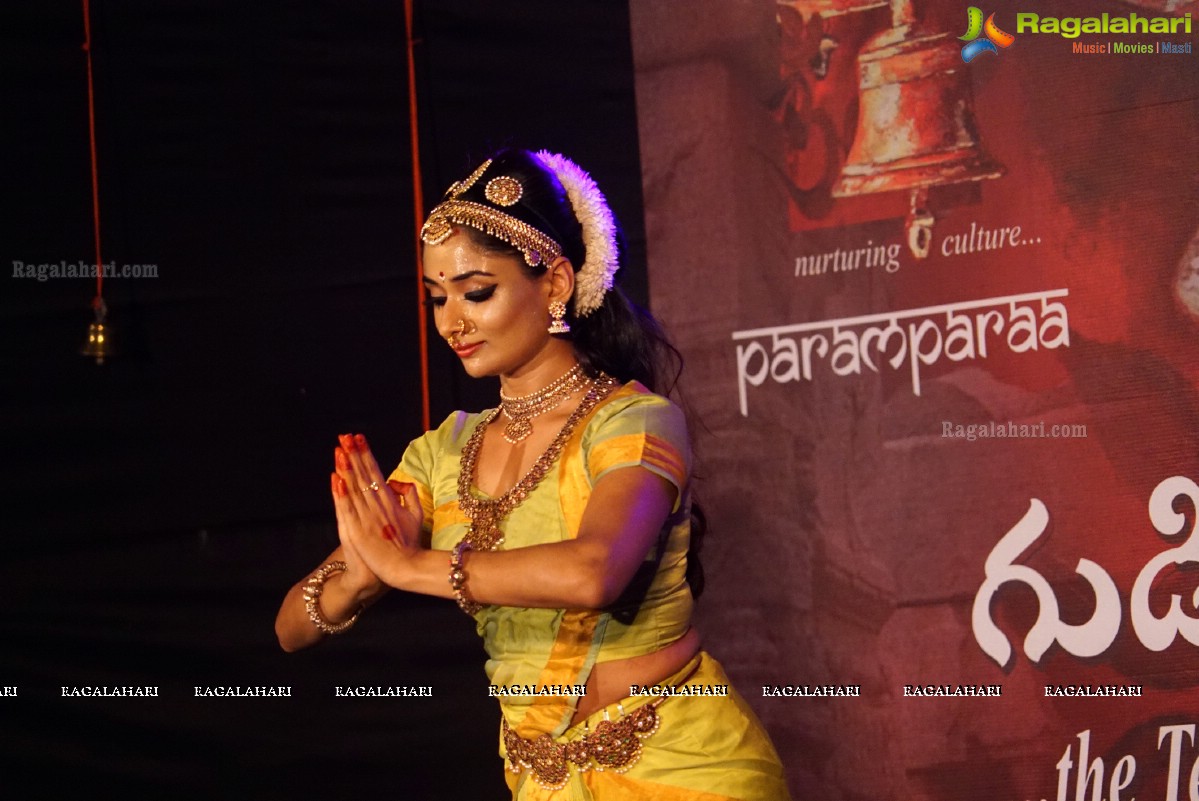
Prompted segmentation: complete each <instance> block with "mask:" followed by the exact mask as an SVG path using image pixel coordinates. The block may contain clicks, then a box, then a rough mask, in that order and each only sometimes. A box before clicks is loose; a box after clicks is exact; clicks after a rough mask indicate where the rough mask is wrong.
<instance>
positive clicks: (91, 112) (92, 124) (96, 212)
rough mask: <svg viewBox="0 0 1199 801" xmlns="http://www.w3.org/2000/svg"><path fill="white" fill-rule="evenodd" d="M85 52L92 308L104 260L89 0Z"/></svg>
mask: <svg viewBox="0 0 1199 801" xmlns="http://www.w3.org/2000/svg"><path fill="white" fill-rule="evenodd" d="M83 52H84V53H86V54H87V130H88V136H89V139H90V141H91V157H92V221H93V223H94V225H95V234H96V297H95V298H93V299H92V308H93V309H97V310H98V309H100V308H101V307H103V305H104V260H103V259H102V258H101V257H100V176H99V172H98V170H97V169H96V90H95V87H94V85H93V83H92V14H91V8H90V7H89V2H88V0H83Z"/></svg>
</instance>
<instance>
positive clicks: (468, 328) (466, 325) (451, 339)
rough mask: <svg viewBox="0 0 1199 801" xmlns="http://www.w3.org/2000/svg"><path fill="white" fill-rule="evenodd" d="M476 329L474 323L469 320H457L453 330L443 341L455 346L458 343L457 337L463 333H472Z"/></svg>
mask: <svg viewBox="0 0 1199 801" xmlns="http://www.w3.org/2000/svg"><path fill="white" fill-rule="evenodd" d="M476 330H477V329H476V328H475V324H474V323H472V322H471V321H470V320H459V321H458V322H457V324H455V325H454V330H453V331H451V332H450V335H449V336H448V337H446V338H445V341H446V342H448V343H450V347H455V346H456V345H457V344H458V338H459V337H461V336H462V335H463V334H473V333H474V332H475V331H476Z"/></svg>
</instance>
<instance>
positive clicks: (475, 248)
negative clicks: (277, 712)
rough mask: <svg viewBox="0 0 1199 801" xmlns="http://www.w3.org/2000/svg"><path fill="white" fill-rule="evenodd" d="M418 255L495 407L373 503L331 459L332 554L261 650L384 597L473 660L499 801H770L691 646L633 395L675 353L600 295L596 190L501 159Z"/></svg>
mask: <svg viewBox="0 0 1199 801" xmlns="http://www.w3.org/2000/svg"><path fill="white" fill-rule="evenodd" d="M421 238H422V240H423V242H424V245H425V250H424V284H425V288H426V293H427V302H428V303H429V304H430V305H431V306H432V307H433V315H434V320H435V321H436V324H437V329H438V331H439V332H440V333H441V335H442V336H443V337H444V338H445V340H446V341H447V342H448V343H449V345H450V347H451V348H453V350H454V352H455V353H456V354H457V355H458V356H459V358H460V359H461V360H462V365H463V367H464V368H465V369H466V372H467V373H468V374H469V375H471V376H475V377H480V376H490V375H498V376H499V378H500V402H499V405H498V406H497V407H496V408H494V409H491V410H489V411H485V412H481V413H478V414H467V413H465V412H456V413H454V414H452V415H450V417H449V418H447V419H446V421H445V422H444V423H442V424H441V426H440V427H439V428H437V429H436V430H434V431H430V432H428V433H426V434H425V435H424V436H422V437H420V438H419V439H417V440H415V441H414V442H413V443H412V444H411V445H410V446H409V447H408V449H407V451H406V452H405V454H404V457H403V459H402V461H401V462H400V465H399V467H398V468H397V469H396V470H395V471H394V472H393V473H392V474H391V476H390V479H388V480H384V477H383V474H382V473H381V472H380V471H379V468H378V465H377V464H376V463H375V459H374V457H373V456H372V455H371V452H370V449H369V447H368V445H367V442H366V440H365V439H364V438H363V437H362V436H361V435H354V436H350V435H343V436H342V437H341V444H340V446H339V447H338V448H337V450H336V451H335V454H334V458H335V463H336V472H335V473H333V475H332V492H333V499H334V507H335V509H336V512H337V524H338V533H339V536H340V539H341V546H340V547H338V548H337V549H336V550H335V551H334V552H333V553H332V554H330V556H329V558H328V560H326V563H325V564H324V565H323V566H322V567H320V568H318V569H317V570H316V571H314V572H313V573H312V574H311V575H310V576H308V577H307V578H306V579H304V580H302V581H301V582H300V583H298V584H297V585H296V586H295V587H293V588H292V589H291V591H290V592H289V593H288V594H287V597H286V598H285V599H284V601H283V606H282V608H281V609H280V610H279V616H278V620H277V621H276V631H277V633H278V636H279V642H280V644H281V645H282V646H283V648H284V649H285V650H288V651H292V650H296V649H298V648H302V647H305V646H307V645H311V644H313V643H315V642H317V641H319V640H320V639H321V638H323V637H324V636H326V635H328V634H335V633H338V632H341V631H344V630H345V629H347V628H349V627H350V626H351V625H353V623H354V621H355V620H356V619H357V618H358V615H359V614H360V613H361V611H362V609H363V608H364V607H366V606H367V605H369V604H370V603H371V602H373V601H374V600H375V599H376V598H378V597H379V596H380V595H381V594H382V593H384V592H385V591H386V590H388V589H389V588H396V589H401V590H407V591H409V592H420V593H425V594H428V595H436V596H440V597H444V598H453V599H455V600H456V601H457V603H458V605H459V606H460V607H461V608H462V610H463V611H464V612H466V613H467V614H469V615H471V616H473V617H474V618H475V620H476V622H477V624H478V631H479V634H480V635H481V636H482V637H483V640H484V645H485V647H486V650H487V653H488V655H489V657H490V658H489V659H488V661H487V665H486V669H487V673H488V676H489V677H490V681H491V685H492V687H493V688H494V689H493V692H494V693H496V695H497V696H498V697H499V698H500V706H501V709H502V712H503V721H502V723H501V732H502V738H501V749H500V754H501V756H502V757H503V758H504V759H505V764H506V766H507V768H508V772H507V774H506V775H507V779H508V784H509V786H510V787H511V789H512V794H513V798H514V799H592V798H595V799H601V800H603V799H620V798H629V799H633V798H636V799H658V800H659V801H674V799H679V800H680V801H681V800H682V799H688V800H689V801H694V800H695V799H700V801H718V800H719V799H754V800H755V801H756V800H761V801H778V800H779V799H787V798H788V794H787V790H786V786H785V783H784V780H783V777H782V769H781V767H780V765H779V760H778V756H777V755H776V754H775V752H774V748H773V746H772V745H771V743H770V740H769V739H768V737H767V735H766V734H765V732H764V730H763V729H762V727H761V725H760V724H759V723H758V721H757V719H756V718H755V717H754V715H753V712H752V711H751V710H750V709H749V707H748V706H747V705H746V704H745V702H744V701H743V700H742V699H741V697H740V696H739V695H737V693H736V691H735V690H732V689H731V688H729V687H728V678H727V677H726V676H725V674H724V671H723V669H722V668H721V667H720V665H719V664H718V663H717V662H716V661H715V660H714V659H712V657H710V656H709V655H708V654H707V653H705V652H703V651H701V650H700V647H699V635H698V633H697V632H696V631H695V629H693V628H692V627H691V625H690V621H691V610H692V583H694V581H695V578H696V568H697V564H696V563H695V562H694V560H693V559H689V556H688V551H689V548H690V545H691V534H692V510H691V504H690V498H689V479H690V448H689V441H688V435H687V427H686V422H685V420H684V416H683V414H682V412H681V411H680V410H679V409H678V407H676V406H675V405H674V404H672V403H671V402H670V401H668V400H667V399H666V398H664V397H662V396H661V395H658V394H655V392H654V390H655V389H658V388H659V387H661V386H662V384H663V383H664V380H667V379H670V380H672V379H673V378H674V377H676V376H677V371H676V376H663V375H662V372H663V370H665V369H667V368H666V365H665V364H664V363H665V362H668V358H667V357H669V356H670V355H671V354H675V352H674V349H673V348H672V347H670V345H669V344H668V343H667V342H666V341H665V339H663V338H662V335H661V333H660V331H659V329H658V327H657V325H656V323H655V322H654V321H653V319H652V318H651V317H649V315H648V314H647V313H645V312H643V311H641V310H639V309H637V308H636V307H634V306H633V305H632V304H631V303H629V302H628V301H627V300H626V299H625V297H624V295H623V294H622V293H621V292H620V291H619V290H618V289H614V288H613V277H614V275H615V272H616V269H617V266H618V253H617V245H616V227H615V223H614V221H613V218H612V214H611V212H610V211H609V209H608V206H607V204H606V202H605V200H604V198H603V196H602V195H601V194H600V192H599V190H598V188H597V187H596V186H595V184H594V183H593V182H592V181H591V179H590V177H589V176H588V175H587V174H586V173H584V172H583V171H582V170H580V169H579V168H578V167H577V166H576V165H575V164H574V163H573V162H571V161H569V160H568V159H566V158H564V157H562V156H558V155H554V154H550V153H545V152H541V153H538V154H533V153H530V152H527V151H522V150H511V149H510V150H503V151H501V152H499V153H497V154H496V155H495V156H494V157H492V158H491V159H488V160H487V161H485V162H484V163H483V164H482V165H480V166H479V167H478V169H476V170H475V171H474V172H473V173H472V174H471V175H470V176H468V177H467V178H466V179H465V180H462V181H459V182H457V183H455V184H454V185H453V186H451V187H450V189H449V190H448V191H447V193H446V196H445V198H444V199H443V200H442V202H441V203H440V204H439V205H438V206H437V207H436V208H434V209H433V211H432V212H431V213H430V215H429V218H428V220H427V221H426V223H425V225H424V228H423V229H422V232H421ZM675 355H677V354H675ZM688 578H691V579H692V582H690V583H689V581H688Z"/></svg>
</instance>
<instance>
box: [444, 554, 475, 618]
mask: <svg viewBox="0 0 1199 801" xmlns="http://www.w3.org/2000/svg"><path fill="white" fill-rule="evenodd" d="M473 550H474V548H473V547H471V544H470V540H465V539H464V540H462V541H461V542H459V543H458V544H457V545H455V546H454V550H452V551H450V586H451V587H452V588H453V589H454V600H455V601H457V602H458V608H459V609H461V610H462V611H463V612H465V613H466V614H468V615H470V616H471V617H474V616H475V615H476V614H478V613H479V610H481V609H482V608H483V604H480V603H476V602H474V601H472V600H471V599H469V598H467V597H466V570H465V569H464V568H463V565H462V560H463V558H465V556H466V552H467V551H473Z"/></svg>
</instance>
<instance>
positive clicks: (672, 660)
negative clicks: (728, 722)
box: [570, 628, 699, 726]
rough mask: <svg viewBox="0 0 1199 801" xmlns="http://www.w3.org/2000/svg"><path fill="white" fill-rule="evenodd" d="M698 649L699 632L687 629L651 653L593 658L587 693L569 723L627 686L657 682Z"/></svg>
mask: <svg viewBox="0 0 1199 801" xmlns="http://www.w3.org/2000/svg"><path fill="white" fill-rule="evenodd" d="M697 651H699V632H698V631H696V630H695V629H693V628H691V629H687V633H686V634H684V635H683V636H682V637H680V638H679V639H677V640H675V641H674V642H672V643H671V644H670V645H668V646H666V647H665V648H663V649H661V650H659V651H654V652H653V653H652V654H642V655H641V656H631V657H629V658H628V659H617V660H614V661H612V662H597V663H596V665H595V666H594V667H593V668H592V669H591V675H590V676H589V677H588V678H587V694H586V695H584V696H583V697H582V698H580V699H579V706H578V708H577V709H576V711H575V715H574V717H573V718H571V721H570V725H571V726H573V725H575V724H576V723H578V722H579V721H581V720H583V719H584V718H585V717H587V716H588V715H590V714H591V713H592V712H595V711H596V710H599V709H603V708H604V707H606V706H608V705H609V704H614V703H616V702H617V701H620V700H621V699H623V698H626V697H627V696H628V694H629V687H631V686H633V685H635V684H636V685H641V684H657V683H658V682H660V681H662V680H663V679H665V678H666V677H668V676H670V675H671V674H673V673H677V672H678V671H679V670H681V669H682V667H683V665H685V664H687V662H688V661H690V659H691V657H693V656H695V654H696V652H697Z"/></svg>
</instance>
